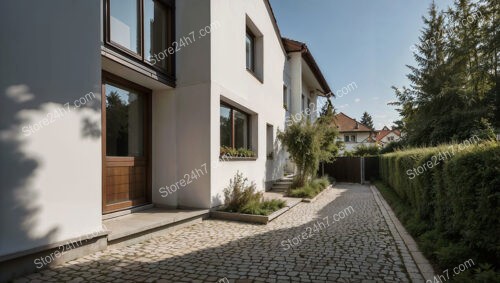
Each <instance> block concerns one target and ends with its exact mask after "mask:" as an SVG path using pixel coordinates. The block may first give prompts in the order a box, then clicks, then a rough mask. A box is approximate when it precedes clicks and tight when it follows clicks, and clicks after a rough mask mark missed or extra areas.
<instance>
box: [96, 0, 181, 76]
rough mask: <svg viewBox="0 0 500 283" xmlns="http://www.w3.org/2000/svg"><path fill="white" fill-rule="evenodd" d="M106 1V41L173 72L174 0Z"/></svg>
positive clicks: (134, 56)
mask: <svg viewBox="0 0 500 283" xmlns="http://www.w3.org/2000/svg"><path fill="white" fill-rule="evenodd" d="M105 3H106V19H105V24H106V28H105V34H106V43H107V44H108V45H110V46H112V47H114V48H116V49H118V50H119V51H121V52H123V53H125V54H127V55H128V56H129V57H132V58H134V59H138V60H140V61H142V62H144V63H147V64H149V65H150V66H152V67H154V68H158V69H160V70H162V71H168V73H170V74H172V73H173V70H172V69H173V68H172V64H173V63H172V62H173V61H172V57H173V56H172V55H173V51H174V50H173V48H172V42H173V37H174V36H173V34H174V21H173V14H172V13H173V12H172V11H173V3H174V1H173V0H105ZM169 47H170V49H171V50H170V51H172V52H170V51H168V49H169Z"/></svg>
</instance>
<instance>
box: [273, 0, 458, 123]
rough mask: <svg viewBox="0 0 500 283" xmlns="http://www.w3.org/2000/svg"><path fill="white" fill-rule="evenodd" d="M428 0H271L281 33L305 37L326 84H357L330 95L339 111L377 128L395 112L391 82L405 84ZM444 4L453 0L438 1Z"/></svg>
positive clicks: (299, 38) (331, 85) (448, 3)
mask: <svg viewBox="0 0 500 283" xmlns="http://www.w3.org/2000/svg"><path fill="white" fill-rule="evenodd" d="M431 2H432V1H431V0H425V1H424V0H376V1H373V0H371V1H369V0H349V1H347V0H271V4H272V7H273V10H274V13H275V15H276V18H277V21H278V25H279V27H280V30H281V34H282V35H283V36H284V37H288V38H292V39H295V40H299V41H302V42H305V43H306V44H307V45H308V47H309V49H310V50H311V52H312V54H313V55H314V57H315V59H316V61H317V63H318V65H319V66H320V68H321V70H322V72H323V75H324V76H325V78H326V80H327V81H328V83H329V85H330V88H331V89H332V90H333V91H334V92H336V91H337V90H339V89H342V87H344V86H347V85H349V84H351V83H352V82H354V83H355V84H356V86H357V88H355V89H353V90H352V91H350V92H348V93H346V94H345V95H343V97H341V98H336V99H334V100H333V103H334V105H335V108H336V109H337V112H344V113H345V114H347V115H348V116H350V117H352V118H355V119H358V120H359V119H360V118H361V115H362V114H363V112H364V111H368V113H370V114H371V115H372V117H373V120H374V124H375V127H376V128H377V129H379V128H382V126H383V125H387V126H391V125H392V121H394V120H396V119H398V113H397V112H396V111H395V110H394V107H393V106H389V105H387V102H388V101H393V100H395V95H394V92H393V90H392V89H391V86H392V85H394V86H397V87H401V86H403V85H408V80H407V78H406V74H407V73H408V68H407V67H406V66H405V65H407V64H409V65H415V61H414V59H413V55H412V52H411V51H410V47H411V46H412V45H413V44H415V43H417V42H418V36H419V35H420V30H421V28H422V27H423V22H422V16H423V15H427V10H428V8H429V5H430V3H431ZM436 3H437V5H438V7H439V8H446V7H447V6H448V5H451V4H452V0H439V1H436Z"/></svg>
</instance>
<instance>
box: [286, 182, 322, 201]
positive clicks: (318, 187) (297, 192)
mask: <svg viewBox="0 0 500 283" xmlns="http://www.w3.org/2000/svg"><path fill="white" fill-rule="evenodd" d="M329 185H330V182H329V181H328V178H327V177H323V178H319V179H314V180H312V181H311V182H309V183H307V184H306V185H304V186H302V187H300V188H297V189H293V190H291V192H290V193H289V196H291V197H299V198H313V197H315V196H316V195H317V194H319V193H320V192H321V191H323V190H324V189H326V188H327V187H328V186H329Z"/></svg>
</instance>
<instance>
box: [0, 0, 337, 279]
mask: <svg viewBox="0 0 500 283" xmlns="http://www.w3.org/2000/svg"><path fill="white" fill-rule="evenodd" d="M0 15H1V16H0V23H1V24H2V27H3V28H4V31H5V32H3V33H1V34H0V36H1V37H2V38H1V41H2V52H0V61H1V62H2V64H0V70H1V76H2V79H1V80H0V89H1V91H2V95H1V102H0V107H1V111H0V115H1V119H0V143H1V147H0V149H1V151H2V154H1V156H2V158H1V159H0V164H1V165H0V166H1V172H0V173H1V177H2V193H3V196H2V198H0V220H1V222H0V230H1V231H2V232H1V233H0V274H1V277H0V281H2V280H8V279H10V278H12V277H14V276H18V275H20V274H22V273H26V272H30V271H33V270H34V269H36V268H39V266H38V264H36V261H37V260H39V259H44V260H45V262H48V263H54V262H62V261H66V260H71V259H73V258H76V257H79V256H82V255H84V254H87V253H91V252H94V251H97V250H101V249H105V248H106V247H107V246H108V245H110V244H115V243H116V244H119V243H124V241H128V240H130V239H132V238H133V237H134V233H135V234H140V235H141V237H142V239H143V238H144V237H145V236H144V235H145V234H147V233H149V232H158V231H159V230H160V229H162V228H164V227H170V226H171V225H174V224H175V223H177V222H180V223H183V224H186V223H189V221H198V220H200V219H202V218H205V217H207V216H208V212H209V211H208V210H209V209H211V208H213V207H216V206H219V205H220V204H221V203H222V201H223V199H222V197H223V196H222V195H223V194H222V192H223V189H224V188H225V187H226V186H227V185H228V184H229V180H230V178H232V177H233V176H234V175H235V173H236V172H237V171H240V172H242V173H243V174H244V176H245V177H247V178H248V179H249V180H251V181H255V182H256V184H257V187H258V189H260V190H265V189H266V188H268V187H269V186H270V185H271V184H272V183H273V182H274V181H275V180H277V179H279V178H281V177H282V176H283V174H284V171H285V169H286V167H287V163H288V169H289V170H290V168H289V167H290V166H289V162H287V156H286V153H285V151H284V149H283V148H282V147H281V145H280V144H279V143H278V142H277V141H276V133H277V130H278V129H284V128H285V126H286V123H287V121H288V120H287V119H290V117H297V116H296V115H297V114H299V115H301V113H311V112H312V113H315V111H316V110H317V109H315V107H316V105H317V102H316V101H317V97H318V96H323V95H332V94H331V90H330V88H329V86H328V84H327V82H326V80H325V78H324V77H323V75H322V74H321V71H320V69H319V67H318V65H317V64H316V62H315V60H314V58H313V57H312V54H311V52H310V50H309V49H308V48H307V46H306V45H305V44H304V43H301V42H298V41H294V40H290V39H284V38H282V36H281V34H280V30H279V28H278V25H277V22H276V19H275V17H274V14H273V11H272V8H271V6H270V3H269V1H268V0H182V1H175V0H127V1H123V0H89V1H27V0H19V1H3V2H2V3H1V4H0ZM20 15H22V18H23V20H22V21H20V20H19V17H20ZM307 117H310V119H314V118H315V114H311V115H307ZM227 148H231V149H235V150H238V149H240V150H242V151H244V152H246V154H247V155H246V156H245V157H233V158H224V159H223V158H221V151H222V150H224V149H227ZM148 209H149V210H155V213H154V215H153V216H151V217H150V218H148V216H147V215H146V214H143V216H142V217H143V218H141V220H140V221H139V220H137V221H135V222H133V223H135V224H133V225H132V224H120V223H121V222H120V221H122V220H123V219H125V218H127V217H128V218H127V219H130V218H131V217H133V216H134V214H135V213H136V212H138V211H142V212H144V211H147V210H148ZM172 211H174V212H175V213H173V214H175V217H173V216H171V215H172ZM169 213H170V214H169ZM123 221H125V220H123ZM148 221H151V222H148ZM200 221H201V220H200ZM103 224H105V225H104V226H103ZM117 229H118V230H120V229H121V230H120V233H118V232H117ZM127 229H128V230H127ZM75 241H77V242H78V243H79V244H78V245H77V246H76V247H75V246H74V245H73V248H71V249H69V250H67V251H66V252H65V254H64V255H60V256H58V255H57V254H56V252H57V251H58V250H60V249H61V246H64V244H65V243H68V242H71V243H73V242H75ZM44 265H45V264H44Z"/></svg>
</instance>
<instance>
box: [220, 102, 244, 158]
mask: <svg viewBox="0 0 500 283" xmlns="http://www.w3.org/2000/svg"><path fill="white" fill-rule="evenodd" d="M248 129H249V116H248V114H246V113H244V112H241V111H239V110H237V109H234V108H231V107H230V106H226V105H222V104H221V106H220V145H221V146H227V147H233V148H245V149H249V148H250V142H249V134H248Z"/></svg>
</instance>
